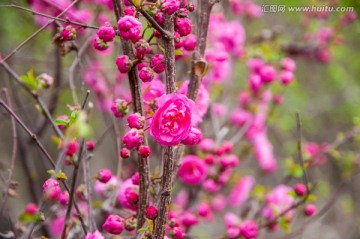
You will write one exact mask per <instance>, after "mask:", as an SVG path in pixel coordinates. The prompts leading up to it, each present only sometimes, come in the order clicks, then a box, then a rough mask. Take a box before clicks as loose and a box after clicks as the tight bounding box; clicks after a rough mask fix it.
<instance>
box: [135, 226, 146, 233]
mask: <svg viewBox="0 0 360 239" xmlns="http://www.w3.org/2000/svg"><path fill="white" fill-rule="evenodd" d="M148 231H149V228H147V227H142V228H140V229H139V230H137V232H138V233H142V232H148Z"/></svg>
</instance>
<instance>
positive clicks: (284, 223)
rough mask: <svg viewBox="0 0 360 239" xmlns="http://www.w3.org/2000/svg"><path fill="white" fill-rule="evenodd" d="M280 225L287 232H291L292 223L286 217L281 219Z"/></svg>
mask: <svg viewBox="0 0 360 239" xmlns="http://www.w3.org/2000/svg"><path fill="white" fill-rule="evenodd" d="M279 225H280V227H281V228H282V229H283V230H284V231H285V232H287V233H289V232H290V231H291V228H290V224H289V222H288V220H287V218H286V217H281V218H280V219H279Z"/></svg>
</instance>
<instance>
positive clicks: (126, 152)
mask: <svg viewBox="0 0 360 239" xmlns="http://www.w3.org/2000/svg"><path fill="white" fill-rule="evenodd" d="M120 156H121V157H122V158H123V159H126V158H128V157H129V156H130V150H128V149H127V148H123V149H121V150H120Z"/></svg>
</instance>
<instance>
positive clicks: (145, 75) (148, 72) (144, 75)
mask: <svg viewBox="0 0 360 239" xmlns="http://www.w3.org/2000/svg"><path fill="white" fill-rule="evenodd" d="M154 76H155V73H154V71H153V70H152V69H151V68H150V67H143V68H142V69H141V70H140V72H139V77H140V79H141V80H142V82H150V81H152V79H153V78H154Z"/></svg>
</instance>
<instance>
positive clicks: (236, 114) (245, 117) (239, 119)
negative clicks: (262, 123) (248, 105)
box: [230, 108, 252, 127]
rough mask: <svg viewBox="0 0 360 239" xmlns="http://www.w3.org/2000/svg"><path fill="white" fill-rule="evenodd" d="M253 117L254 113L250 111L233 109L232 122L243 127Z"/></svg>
mask: <svg viewBox="0 0 360 239" xmlns="http://www.w3.org/2000/svg"><path fill="white" fill-rule="evenodd" d="M251 119H252V115H251V113H250V112H248V111H246V110H243V109H241V108H239V109H236V110H234V111H233V113H232V115H231V117H230V122H231V123H232V124H234V125H236V126H238V127H243V126H244V125H245V124H246V123H247V122H249V121H250V120H251Z"/></svg>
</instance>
